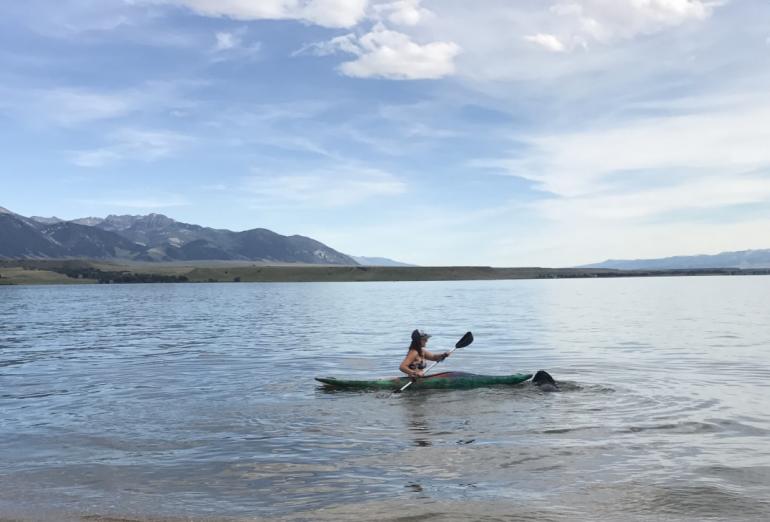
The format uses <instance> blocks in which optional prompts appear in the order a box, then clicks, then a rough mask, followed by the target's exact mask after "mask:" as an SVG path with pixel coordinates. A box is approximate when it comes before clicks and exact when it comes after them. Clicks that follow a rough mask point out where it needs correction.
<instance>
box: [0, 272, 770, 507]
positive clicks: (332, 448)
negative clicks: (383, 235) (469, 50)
mask: <svg viewBox="0 0 770 522" xmlns="http://www.w3.org/2000/svg"><path fill="white" fill-rule="evenodd" d="M768 295H770V278H768V277H759V276H757V277H691V278H654V279H652V278H650V279H616V280H595V279H594V280H548V281H504V282H501V281H493V282H419V283H418V282H407V283H307V284H305V283H300V284H297V283H295V284H245V283H244V284H202V285H196V284H183V285H163V284H154V285H130V286H103V285H98V286H77V287H74V286H47V287H0V317H1V318H2V322H0V412H1V414H2V423H1V424H0V519H2V518H4V517H5V518H13V517H20V518H23V519H42V520H64V519H73V520H77V519H79V518H80V517H81V516H93V517H96V516H97V515H99V516H105V517H129V518H135V519H164V518H172V519H185V520H187V519H214V520H220V519H228V520H229V519H235V520H240V519H253V518H259V519H262V518H276V519H305V520H319V519H335V520H340V519H341V520H359V519H371V518H380V519H398V518H399V517H410V516H415V517H427V516H434V517H436V518H437V519H442V520H467V519H473V520H515V519H517V518H518V517H521V519H530V520H531V519H533V518H537V519H540V520H575V519H594V520H595V519H604V520H621V519H624V520H628V519H631V520H703V519H709V518H711V519H714V520H719V519H726V518H730V519H733V520H766V519H768V518H770V502H769V501H768V499H770V443H769V442H770V438H769V437H768V435H770V413H769V410H770V408H768V405H770V353H769V352H768V346H770V326H768V324H767V318H768V317H770V304H769V303H768V300H767V296H768ZM416 327H420V328H425V329H427V330H429V331H430V332H431V333H433V334H434V337H433V338H432V339H431V341H430V344H429V349H434V350H444V349H448V348H449V347H451V345H452V344H453V343H454V342H455V341H456V340H457V339H459V338H460V337H461V336H462V334H463V333H464V332H465V331H466V330H472V331H473V332H474V335H475V338H476V340H475V341H474V343H473V344H472V345H471V346H470V347H468V348H465V349H463V350H459V351H457V352H456V353H455V354H454V355H453V356H452V357H451V358H450V359H448V360H447V361H446V362H445V363H442V364H441V365H440V366H439V367H438V368H442V369H445V370H464V371H470V372H475V373H490V374H494V373H497V374H505V373H515V372H529V373H531V372H534V371H535V370H537V369H541V368H544V369H547V370H548V371H549V372H550V373H551V374H552V375H553V376H554V377H555V378H556V379H557V380H558V381H560V382H562V391H561V392H559V393H543V392H540V391H539V390H537V389H535V388H533V387H531V386H530V385H521V386H517V387H502V388H499V387H498V388H489V389H477V390H471V391H467V390H466V391H447V390H437V391H420V392H419V393H404V394H402V395H392V394H390V393H385V392H369V393H361V392H335V393H330V392H326V391H324V390H323V389H322V388H320V387H318V386H317V385H316V384H317V383H315V382H314V381H313V377H314V376H320V375H323V376H337V377H348V378H369V377H378V376H388V375H396V374H397V373H398V371H397V369H396V368H397V366H398V364H399V362H400V360H401V358H402V357H403V355H404V352H405V349H406V346H407V345H408V341H409V333H410V332H411V330H412V329H413V328H416ZM97 519H98V518H90V519H89V520H97ZM404 519H406V518H404Z"/></svg>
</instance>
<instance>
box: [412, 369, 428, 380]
mask: <svg viewBox="0 0 770 522" xmlns="http://www.w3.org/2000/svg"><path fill="white" fill-rule="evenodd" d="M418 377H425V372H423V371H422V370H417V371H416V372H412V379H417V378H418Z"/></svg>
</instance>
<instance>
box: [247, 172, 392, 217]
mask: <svg viewBox="0 0 770 522" xmlns="http://www.w3.org/2000/svg"><path fill="white" fill-rule="evenodd" d="M244 190H245V191H246V192H248V193H251V194H253V195H255V196H258V197H259V198H260V200H263V201H261V203H260V205H262V204H268V205H272V204H275V203H288V204H296V203H301V204H312V205H316V206H319V207H340V206H347V205H353V204H356V203H361V202H362V201H365V200H367V199H370V198H373V197H382V196H395V195H398V194H401V193H403V192H404V191H405V190H406V185H405V184H404V182H402V181H400V180H399V179H397V178H396V177H395V176H393V175H392V174H389V173H387V172H383V171H380V170H376V169H371V168H355V167H350V166H345V167H341V168H338V169H334V170H328V171H315V172H310V173H303V174H284V175H281V174H276V175H274V174H271V175H269V176H267V175H255V176H252V177H250V178H248V179H247V180H245V183H244Z"/></svg>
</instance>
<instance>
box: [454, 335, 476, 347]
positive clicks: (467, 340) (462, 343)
mask: <svg viewBox="0 0 770 522" xmlns="http://www.w3.org/2000/svg"><path fill="white" fill-rule="evenodd" d="M472 342H473V334H472V333H470V332H466V333H465V335H463V336H462V338H461V339H460V340H459V341H457V344H455V348H465V347H466V346H468V345H469V344H471V343H472Z"/></svg>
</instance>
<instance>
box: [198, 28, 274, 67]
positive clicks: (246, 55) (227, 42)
mask: <svg viewBox="0 0 770 522" xmlns="http://www.w3.org/2000/svg"><path fill="white" fill-rule="evenodd" d="M246 33H247V31H246V28H240V29H238V30H236V31H221V32H218V33H216V34H215V35H214V37H215V39H216V42H215V44H214V48H213V49H212V52H211V59H212V61H214V62H221V61H225V60H232V59H253V58H255V57H256V56H258V55H259V51H260V50H261V48H262V45H261V44H260V43H259V42H255V43H251V44H249V43H246V42H245V41H244V39H245V37H246Z"/></svg>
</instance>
